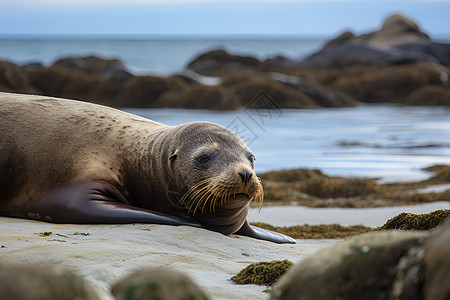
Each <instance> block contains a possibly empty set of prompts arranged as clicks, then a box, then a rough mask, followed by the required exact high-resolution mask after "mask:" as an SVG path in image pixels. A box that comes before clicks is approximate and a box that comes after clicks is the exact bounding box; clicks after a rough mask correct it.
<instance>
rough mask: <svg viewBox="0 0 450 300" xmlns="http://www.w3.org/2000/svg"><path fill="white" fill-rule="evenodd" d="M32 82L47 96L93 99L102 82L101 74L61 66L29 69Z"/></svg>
mask: <svg viewBox="0 0 450 300" xmlns="http://www.w3.org/2000/svg"><path fill="white" fill-rule="evenodd" d="M27 75H28V78H29V82H30V84H31V85H32V86H33V87H34V88H36V89H37V90H38V91H39V94H42V95H46V96H54V97H62V98H69V99H77V100H90V99H93V98H94V96H95V95H96V94H95V91H96V90H97V89H98V87H99V86H100V85H101V83H102V79H101V75H93V74H86V73H84V72H82V71H81V70H77V69H75V70H72V69H67V68H63V67H60V66H51V67H50V68H43V69H36V70H29V71H27Z"/></svg>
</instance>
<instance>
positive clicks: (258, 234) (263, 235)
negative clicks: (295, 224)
mask: <svg viewBox="0 0 450 300" xmlns="http://www.w3.org/2000/svg"><path fill="white" fill-rule="evenodd" d="M235 234H237V235H244V236H248V237H252V238H255V239H259V240H265V241H270V242H274V243H278V244H295V243H296V241H295V240H294V239H293V238H291V237H290V236H287V235H284V234H281V233H278V232H274V231H270V230H267V229H262V228H259V227H255V226H252V225H250V224H249V223H248V221H247V220H246V221H245V223H244V225H242V227H241V229H239V230H238V231H237V232H236V233H235Z"/></svg>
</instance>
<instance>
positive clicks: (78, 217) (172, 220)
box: [39, 181, 201, 227]
mask: <svg viewBox="0 0 450 300" xmlns="http://www.w3.org/2000/svg"><path fill="white" fill-rule="evenodd" d="M39 211H40V213H39V214H40V215H41V219H42V220H44V221H49V222H54V223H75V224H129V223H151V224H165V225H188V226H194V227H201V225H200V223H198V222H197V221H195V220H193V219H190V218H180V217H175V216H171V215H166V214H163V213H160V212H155V211H151V210H146V209H142V208H139V207H134V206H131V205H129V204H128V202H127V201H126V199H125V198H124V197H123V195H122V194H121V193H120V192H119V191H117V190H116V189H115V188H113V187H111V186H110V185H108V184H105V183H102V182H97V181H91V182H83V183H77V184H70V185H66V186H62V187H60V188H57V189H55V190H54V191H52V192H51V193H50V194H49V195H48V196H47V197H46V198H45V199H44V201H42V202H41V205H40V207H39Z"/></svg>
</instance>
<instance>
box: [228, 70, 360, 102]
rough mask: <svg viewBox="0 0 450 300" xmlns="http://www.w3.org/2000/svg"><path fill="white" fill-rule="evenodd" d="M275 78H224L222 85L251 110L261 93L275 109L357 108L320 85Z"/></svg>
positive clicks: (283, 77)
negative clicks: (272, 103) (264, 94)
mask: <svg viewBox="0 0 450 300" xmlns="http://www.w3.org/2000/svg"><path fill="white" fill-rule="evenodd" d="M274 75H275V74H271V76H264V75H256V74H254V75H232V76H227V77H225V78H224V79H223V81H222V85H224V86H226V87H228V88H230V89H231V90H232V91H233V92H234V93H235V94H236V95H237V96H238V97H239V99H240V102H241V103H242V104H243V105H244V106H249V105H250V107H252V105H254V104H255V103H253V101H255V100H256V101H257V99H256V97H257V96H258V95H259V94H260V93H261V92H262V91H264V92H265V93H266V95H267V96H268V97H269V98H270V99H269V101H273V102H274V104H275V106H278V107H281V108H311V107H321V106H325V107H336V106H354V105H355V102H354V101H353V100H352V99H351V98H350V97H348V96H345V95H343V94H340V93H336V92H333V91H330V90H327V89H326V88H323V87H320V86H318V85H315V86H314V85H307V84H304V83H302V82H301V80H300V79H299V78H290V79H288V78H286V76H282V74H276V75H275V76H274ZM280 76H281V77H280ZM271 77H272V78H271ZM288 77H289V76H288Z"/></svg>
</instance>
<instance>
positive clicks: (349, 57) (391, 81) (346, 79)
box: [0, 15, 450, 110]
mask: <svg viewBox="0 0 450 300" xmlns="http://www.w3.org/2000/svg"><path fill="white" fill-rule="evenodd" d="M449 65H450V44H443V43H437V42H434V41H432V40H431V39H430V37H429V36H428V35H427V34H425V33H424V32H423V31H422V30H421V29H420V28H419V26H418V25H417V24H416V23H415V22H414V21H412V20H410V19H408V18H407V17H405V16H402V15H393V16H391V17H389V18H387V19H386V20H385V22H384V24H383V26H382V27H381V28H380V30H377V31H374V32H371V33H367V34H363V35H359V36H356V35H355V34H353V33H351V32H345V33H343V34H341V35H340V36H338V37H337V38H335V39H333V40H331V41H330V42H328V43H327V44H326V45H325V46H324V47H323V49H321V50H320V51H318V52H317V53H315V54H312V55H311V56H309V57H307V58H305V59H303V60H294V59H289V58H286V57H281V56H277V57H274V58H269V59H266V60H264V61H261V60H259V59H257V58H255V57H251V56H242V55H235V54H230V53H227V52H226V51H224V50H213V51H210V52H207V53H204V54H201V55H199V56H198V57H197V58H195V59H194V60H193V61H192V62H190V63H189V64H188V65H187V67H186V68H187V69H186V70H185V72H183V74H178V75H174V76H170V77H167V78H164V77H158V76H136V75H133V74H132V73H131V72H130V70H128V68H127V67H126V65H125V64H124V63H123V62H121V61H120V60H118V59H105V58H99V57H94V56H87V57H67V58H61V59H59V60H58V61H56V62H55V63H54V64H53V65H51V66H50V67H44V66H42V65H40V64H38V63H37V64H30V65H26V66H17V65H15V64H12V63H8V62H0V91H5V92H20V93H34V94H41V95H48V96H56V97H64V98H72V99H77V100H86V101H92V102H97V103H101V104H106V105H110V106H115V107H148V108H154V107H176V108H195V109H214V110H234V109H240V108H244V107H248V106H249V105H250V104H251V103H252V101H254V100H255V97H257V96H258V95H260V94H261V93H264V94H265V95H266V96H268V97H269V98H270V101H272V102H273V103H274V104H275V105H276V106H277V107H280V108H314V107H348V106H355V105H357V101H362V102H394V103H402V104H409V105H447V106H449V105H450V97H449V93H450V83H449V67H448V66H449ZM206 76H213V77H206Z"/></svg>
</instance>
